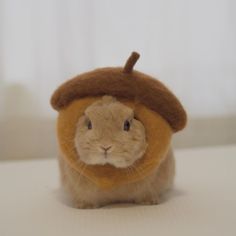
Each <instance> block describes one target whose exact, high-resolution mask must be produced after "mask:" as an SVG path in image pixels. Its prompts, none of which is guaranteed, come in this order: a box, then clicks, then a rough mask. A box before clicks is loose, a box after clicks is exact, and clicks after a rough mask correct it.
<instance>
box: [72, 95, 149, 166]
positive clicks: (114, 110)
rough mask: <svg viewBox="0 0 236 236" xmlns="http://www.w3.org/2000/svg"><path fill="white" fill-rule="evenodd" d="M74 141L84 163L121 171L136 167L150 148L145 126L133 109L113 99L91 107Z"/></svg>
mask: <svg viewBox="0 0 236 236" xmlns="http://www.w3.org/2000/svg"><path fill="white" fill-rule="evenodd" d="M74 141H75V147H76V150H77V152H78V154H79V157H80V160H81V161H82V162H84V163H86V164H88V165H105V164H110V165H112V166H114V167H117V168H126V167H128V166H130V165H132V164H133V163H134V162H135V161H136V160H137V159H139V158H141V157H142V156H143V154H144V153H145V150H146V147H147V142H146V135H145V128H144V126H143V124H142V123H141V122H140V121H139V120H137V119H136V118H135V117H134V111H133V110H132V109H131V108H130V107H128V106H126V105H124V104H122V103H121V102H119V101H117V100H116V98H114V97H112V96H103V97H102V99H101V100H99V101H96V102H94V103H93V104H91V105H90V106H89V107H87V109H86V110H85V112H84V115H82V116H81V117H80V118H79V120H78V123H77V127H76V135H75V140H74Z"/></svg>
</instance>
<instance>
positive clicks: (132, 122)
mask: <svg viewBox="0 0 236 236" xmlns="http://www.w3.org/2000/svg"><path fill="white" fill-rule="evenodd" d="M160 129H161V128H160ZM160 129H159V130H158V129H157V130H156V131H155V132H160ZM155 142H158V143H160V142H161V140H156V141H155ZM74 146H75V149H76V152H77V153H78V158H79V159H80V161H81V162H82V163H83V165H84V170H85V169H86V167H87V166H91V165H92V166H94V167H95V168H96V166H97V167H98V166H103V165H110V166H113V168H114V167H115V168H117V169H124V170H126V171H125V172H124V173H123V174H125V175H127V178H129V177H131V175H133V174H134V173H135V175H137V176H142V173H141V171H142V168H139V169H136V167H135V163H136V161H138V160H139V159H141V158H142V157H143V155H144V153H145V150H146V148H147V146H148V140H147V137H146V130H145V127H144V126H143V124H142V122H141V121H140V120H138V119H137V117H136V116H135V111H134V110H133V109H132V108H130V107H128V106H126V105H124V104H123V103H121V102H119V101H118V100H116V98H114V97H112V96H103V97H102V99H100V100H98V101H96V102H94V103H92V104H91V105H89V106H88V107H87V109H86V110H85V112H84V114H83V115H82V116H80V117H79V119H78V122H77V125H76V132H75V137H74ZM167 150H168V149H167ZM62 155H63V154H61V157H60V168H61V177H62V184H63V186H64V187H65V189H66V190H67V192H69V193H70V195H71V196H72V199H73V200H74V202H75V204H76V206H77V207H79V208H94V207H99V206H103V205H106V204H109V203H115V202H131V203H140V204H157V203H159V201H160V195H161V194H162V193H163V192H164V191H165V190H167V189H168V188H169V187H170V186H171V184H172V182H173V177H174V159H173V154H172V151H171V150H169V152H168V153H167V154H166V156H165V157H162V161H161V164H159V165H158V166H156V168H155V169H154V170H152V171H151V172H150V174H148V175H146V176H145V177H143V178H139V180H138V181H134V182H131V183H124V184H122V185H119V186H115V187H112V188H108V189H103V188H100V187H99V186H97V185H96V184H95V183H93V182H91V181H90V180H89V179H88V178H87V177H86V176H84V175H83V169H82V170H81V172H77V171H76V170H74V169H72V168H71V167H70V166H69V165H68V164H67V163H66V162H65V158H63V156H62ZM110 174H112V173H110Z"/></svg>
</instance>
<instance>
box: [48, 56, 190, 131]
mask: <svg viewBox="0 0 236 236" xmlns="http://www.w3.org/2000/svg"><path fill="white" fill-rule="evenodd" d="M138 59H139V54H138V53H137V52H133V53H132V54H131V56H130V57H129V58H128V60H127V62H126V64H125V66H124V67H106V68H100V69H96V70H93V71H90V72H87V73H83V74H80V75H78V76H76V77H74V78H73V79H71V80H69V81H67V82H65V83H64V84H62V85H61V86H60V87H59V88H58V89H57V90H56V91H55V92H54V94H53V96H52V98H51V105H52V107H53V108H54V109H56V110H57V111H60V110H61V109H63V108H65V107H67V106H68V105H69V104H70V103H71V102H72V101H74V100H76V99H80V98H84V97H89V96H102V95H111V96H114V97H117V98H124V99H128V100H132V101H135V103H141V104H143V105H144V106H146V107H148V108H149V109H151V110H153V111H155V112H157V113H158V114H160V115H161V116H162V117H163V118H164V119H165V120H166V121H167V122H168V123H169V125H170V126H171V128H172V130H173V132H177V131H179V130H181V129H183V128H184V127H185V125H186V113H185V110H184V108H183V107H182V105H181V103H180V102H179V100H178V99H177V98H176V96H175V95H174V94H173V93H172V92H171V91H170V90H169V89H168V88H166V86H165V85H163V84H162V83H161V82H160V81H158V80H157V79H154V78H152V77H151V76H149V75H146V74H143V73H141V72H138V71H136V70H133V67H134V65H135V63H136V62H137V60H138Z"/></svg>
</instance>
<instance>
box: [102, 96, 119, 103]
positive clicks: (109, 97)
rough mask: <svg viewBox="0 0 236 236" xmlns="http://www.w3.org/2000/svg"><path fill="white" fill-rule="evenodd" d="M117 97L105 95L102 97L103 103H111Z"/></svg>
mask: <svg viewBox="0 0 236 236" xmlns="http://www.w3.org/2000/svg"><path fill="white" fill-rule="evenodd" d="M116 101H117V100H116V98H115V97H113V96H109V95H104V96H103V97H102V103H103V104H107V103H111V102H116Z"/></svg>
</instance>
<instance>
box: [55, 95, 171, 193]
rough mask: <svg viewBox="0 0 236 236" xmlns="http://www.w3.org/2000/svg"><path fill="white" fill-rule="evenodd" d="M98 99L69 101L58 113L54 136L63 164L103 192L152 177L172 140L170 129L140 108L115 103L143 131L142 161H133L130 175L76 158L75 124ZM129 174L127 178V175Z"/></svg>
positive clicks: (147, 110) (120, 170) (148, 111)
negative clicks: (128, 110) (127, 109)
mask: <svg viewBox="0 0 236 236" xmlns="http://www.w3.org/2000/svg"><path fill="white" fill-rule="evenodd" d="M99 99H101V97H86V98H82V99H79V100H75V101H73V102H72V103H71V104H69V105H68V106H67V107H65V108H64V109H62V110H60V111H59V116H58V120H57V134H58V141H59V147H60V150H61V152H62V154H63V160H64V161H65V162H66V163H67V164H68V165H69V166H70V167H72V168H73V169H74V170H76V171H77V172H79V173H80V174H82V175H83V176H85V177H87V178H88V179H89V180H90V181H92V182H93V183H94V184H96V185H97V186H98V187H100V188H103V189H110V188H113V187H116V186H120V185H122V184H128V183H133V182H136V181H138V180H141V179H143V178H144V177H146V176H148V175H149V174H151V173H152V171H154V170H155V169H156V168H157V167H158V166H159V165H160V163H161V161H162V160H163V159H164V158H165V156H166V153H167V151H168V149H169V145H170V140H171V136H172V132H173V131H172V129H171V127H170V125H169V124H168V123H167V122H166V121H165V120H164V119H163V118H162V117H161V116H160V115H159V114H157V113H156V112H154V111H152V110H150V109H148V108H147V107H145V106H144V105H142V104H134V102H131V101H127V100H122V99H119V101H120V102H122V103H123V104H125V105H127V106H129V107H131V108H133V109H134V113H135V116H136V117H137V119H139V120H140V121H141V122H142V123H143V125H144V127H145V130H146V138H147V143H148V147H147V149H146V152H145V154H144V156H143V157H142V158H140V159H139V160H137V161H136V162H135V163H134V165H133V168H135V170H136V171H132V172H130V171H129V170H128V169H126V168H116V167H114V166H112V165H108V164H107V165H87V166H86V168H85V164H84V162H82V161H81V160H80V158H79V155H78V153H77V151H76V148H75V141H74V139H75V132H76V124H77V122H78V119H79V117H80V116H82V115H83V113H84V111H85V109H86V108H87V107H88V106H89V105H91V104H92V103H93V102H95V101H97V100H99ZM128 171H129V173H128V174H127V172H128Z"/></svg>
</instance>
